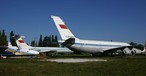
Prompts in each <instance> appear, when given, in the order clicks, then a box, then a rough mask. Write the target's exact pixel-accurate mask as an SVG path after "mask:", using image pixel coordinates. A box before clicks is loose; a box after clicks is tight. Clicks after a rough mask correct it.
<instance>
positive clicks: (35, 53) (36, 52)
mask: <svg viewBox="0 0 146 76" xmlns="http://www.w3.org/2000/svg"><path fill="white" fill-rule="evenodd" d="M31 54H34V55H38V54H39V52H38V51H34V50H31Z"/></svg>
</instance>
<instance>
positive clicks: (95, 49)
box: [51, 16, 145, 55]
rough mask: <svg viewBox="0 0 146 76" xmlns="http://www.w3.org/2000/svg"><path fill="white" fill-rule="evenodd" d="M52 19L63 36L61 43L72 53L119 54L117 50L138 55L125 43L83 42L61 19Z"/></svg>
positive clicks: (56, 17)
mask: <svg viewBox="0 0 146 76" xmlns="http://www.w3.org/2000/svg"><path fill="white" fill-rule="evenodd" d="M51 17H52V18H53V20H54V22H55V25H56V27H57V29H58V31H59V33H60V35H61V38H62V41H60V42H62V45H64V46H66V47H67V48H69V49H70V50H72V51H77V52H85V53H91V54H92V55H99V54H105V53H111V52H118V51H117V50H120V52H122V53H124V54H125V53H131V54H132V53H136V52H135V51H133V50H131V49H129V48H130V47H131V46H130V44H128V43H125V42H111V41H94V40H81V39H79V38H76V37H75V36H74V35H73V33H72V32H71V31H70V30H69V28H68V27H67V26H66V25H65V23H64V21H63V20H62V19H61V18H60V17H58V16H51ZM144 51H145V50H144ZM144 51H142V52H144Z"/></svg>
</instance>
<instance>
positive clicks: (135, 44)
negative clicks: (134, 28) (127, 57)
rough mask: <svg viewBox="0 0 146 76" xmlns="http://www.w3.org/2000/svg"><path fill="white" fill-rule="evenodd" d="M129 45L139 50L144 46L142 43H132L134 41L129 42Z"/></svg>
mask: <svg viewBox="0 0 146 76" xmlns="http://www.w3.org/2000/svg"><path fill="white" fill-rule="evenodd" d="M130 45H132V46H134V47H135V48H137V49H140V50H143V47H144V46H143V45H142V44H137V43H134V42H131V43H130Z"/></svg>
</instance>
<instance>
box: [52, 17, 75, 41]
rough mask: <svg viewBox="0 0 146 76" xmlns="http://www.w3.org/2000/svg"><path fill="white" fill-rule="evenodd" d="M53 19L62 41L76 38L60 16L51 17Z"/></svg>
mask: <svg viewBox="0 0 146 76" xmlns="http://www.w3.org/2000/svg"><path fill="white" fill-rule="evenodd" d="M51 18H53V20H54V22H55V25H56V27H57V29H58V31H59V33H60V35H61V38H62V40H67V39H69V38H75V36H74V35H73V33H72V32H71V31H70V30H69V28H68V27H67V26H66V25H65V23H64V22H63V20H62V19H61V18H60V17H58V16H51Z"/></svg>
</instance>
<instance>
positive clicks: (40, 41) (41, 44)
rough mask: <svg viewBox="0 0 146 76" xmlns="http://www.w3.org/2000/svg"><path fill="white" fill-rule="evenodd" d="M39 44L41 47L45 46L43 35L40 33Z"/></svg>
mask: <svg viewBox="0 0 146 76" xmlns="http://www.w3.org/2000/svg"><path fill="white" fill-rule="evenodd" d="M38 46H39V47H42V46H43V41H42V35H40V40H39V44H38Z"/></svg>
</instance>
